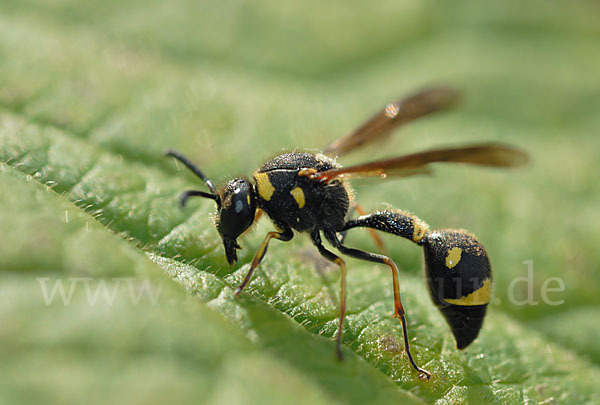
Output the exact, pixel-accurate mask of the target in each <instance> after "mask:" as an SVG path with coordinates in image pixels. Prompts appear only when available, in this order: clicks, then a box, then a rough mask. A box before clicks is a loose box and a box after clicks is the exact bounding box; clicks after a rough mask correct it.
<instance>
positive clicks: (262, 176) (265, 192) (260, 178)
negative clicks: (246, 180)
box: [254, 173, 275, 201]
mask: <svg viewBox="0 0 600 405" xmlns="http://www.w3.org/2000/svg"><path fill="white" fill-rule="evenodd" d="M254 178H255V179H256V188H257V189H258V194H259V195H260V196H261V197H262V198H263V199H264V200H265V201H269V200H271V197H272V196H273V193H274V192H275V187H273V185H272V184H271V181H270V180H269V176H268V175H267V173H256V174H255V175H254Z"/></svg>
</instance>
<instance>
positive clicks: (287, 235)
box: [234, 228, 294, 298]
mask: <svg viewBox="0 0 600 405" xmlns="http://www.w3.org/2000/svg"><path fill="white" fill-rule="evenodd" d="M293 237H294V231H292V230H291V229H289V228H288V229H284V230H283V231H282V232H269V233H268V234H267V236H265V239H263V241H262V243H261V244H260V246H259V247H258V250H257V251H256V254H255V255H254V258H253V259H252V264H251V265H250V270H248V274H246V277H244V281H242V284H240V285H239V287H238V288H237V289H236V290H235V293H234V295H235V297H236V298H237V297H238V296H239V295H240V293H241V292H242V290H243V289H244V287H246V285H247V284H248V282H249V281H250V279H251V278H252V273H254V270H255V269H256V268H257V267H258V265H259V264H260V262H261V261H262V259H263V257H265V253H267V248H268V247H269V241H270V240H271V239H273V238H275V239H279V240H280V241H283V242H288V241H290V240H292V238H293Z"/></svg>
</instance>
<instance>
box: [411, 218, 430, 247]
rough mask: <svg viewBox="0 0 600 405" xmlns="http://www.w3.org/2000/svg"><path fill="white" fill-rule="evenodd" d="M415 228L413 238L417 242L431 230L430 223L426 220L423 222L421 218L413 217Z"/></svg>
mask: <svg viewBox="0 0 600 405" xmlns="http://www.w3.org/2000/svg"><path fill="white" fill-rule="evenodd" d="M413 228H414V230H413V236H412V240H413V241H415V242H418V241H420V240H421V239H423V238H424V237H425V235H426V234H427V232H429V225H427V224H426V223H425V222H423V221H422V220H420V219H419V218H414V219H413Z"/></svg>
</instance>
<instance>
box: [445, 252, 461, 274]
mask: <svg viewBox="0 0 600 405" xmlns="http://www.w3.org/2000/svg"><path fill="white" fill-rule="evenodd" d="M461 256H462V249H461V248H457V247H453V248H452V249H450V250H449V251H448V255H447V256H446V267H448V268H449V269H452V268H454V266H456V265H457V264H458V262H460V257H461Z"/></svg>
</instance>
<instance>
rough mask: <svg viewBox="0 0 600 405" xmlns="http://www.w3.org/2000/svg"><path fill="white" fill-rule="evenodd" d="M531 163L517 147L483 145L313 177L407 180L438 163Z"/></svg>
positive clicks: (402, 158) (513, 165)
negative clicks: (390, 177)
mask: <svg viewBox="0 0 600 405" xmlns="http://www.w3.org/2000/svg"><path fill="white" fill-rule="evenodd" d="M528 160H529V157H528V155H527V153H525V152H524V151H522V150H520V149H518V148H516V147H514V146H510V145H503V144H480V145H470V146H464V147H455V148H440V149H432V150H428V151H424V152H419V153H413V154H410V155H404V156H400V157H396V158H392V159H385V160H378V161H375V162H369V163H364V164H360V165H356V166H349V167H341V168H337V169H331V170H327V171H323V172H318V173H315V174H314V175H313V177H314V178H315V179H318V180H320V181H323V182H330V181H331V180H333V179H336V178H348V177H377V176H378V177H386V176H400V177H406V176H412V175H415V174H423V173H430V172H431V168H430V167H429V165H430V164H431V163H436V162H451V163H467V164H472V165H479V166H491V167H515V166H521V165H524V164H525V163H527V161H528Z"/></svg>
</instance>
